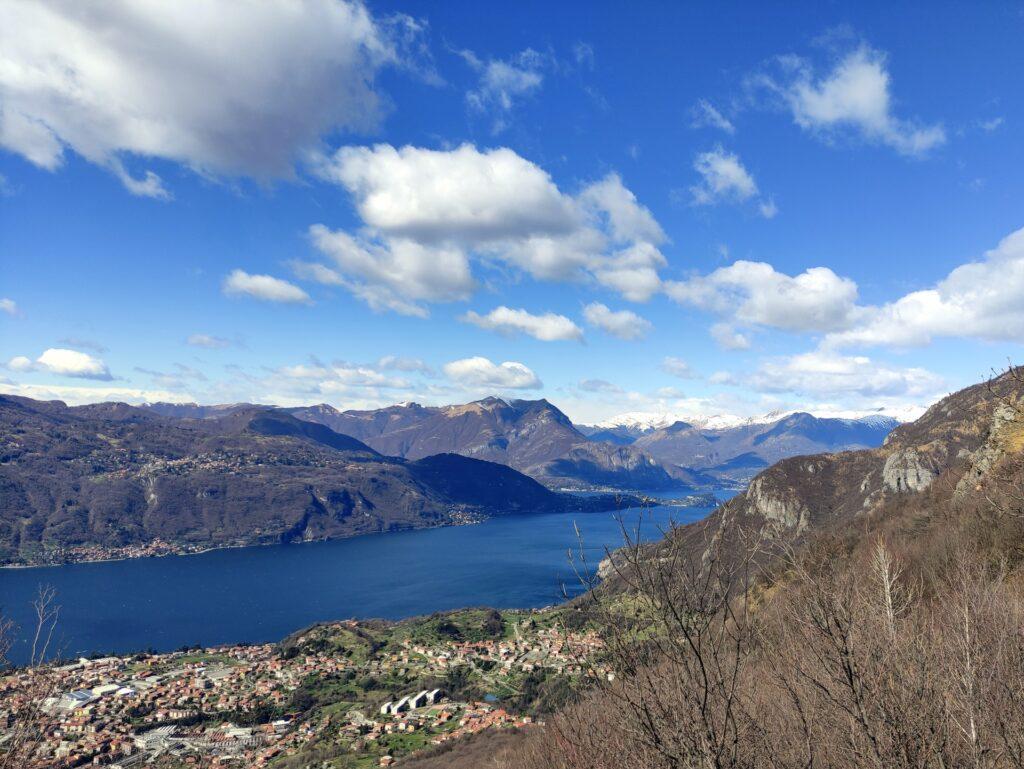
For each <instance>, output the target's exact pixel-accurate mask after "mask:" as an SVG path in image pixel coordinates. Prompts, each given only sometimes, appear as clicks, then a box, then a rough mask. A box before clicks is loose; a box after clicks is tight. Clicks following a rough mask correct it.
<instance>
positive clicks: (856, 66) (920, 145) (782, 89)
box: [759, 45, 946, 156]
mask: <svg viewBox="0 0 1024 769" xmlns="http://www.w3.org/2000/svg"><path fill="white" fill-rule="evenodd" d="M782 64H783V73H782V74H781V75H780V76H779V77H772V76H766V77H764V78H761V79H760V80H759V82H760V83H761V84H763V85H766V86H768V87H769V88H771V89H772V90H773V91H775V92H776V93H778V94H779V95H780V96H781V97H782V99H783V100H784V102H785V104H786V105H787V106H788V108H789V109H790V111H791V112H792V115H793V120H794V121H795V122H796V124H797V125H799V126H800V127H801V128H803V129H805V130H808V131H813V132H815V133H818V134H821V135H824V136H826V137H831V136H834V135H836V134H837V133H840V132H843V131H846V132H853V133H855V134H857V135H859V136H860V137H862V138H863V139H865V140H867V141H869V142H873V143H876V144H883V145H886V146H889V147H892V148H893V149H895V150H896V151H897V152H899V153H901V154H903V155H909V156H920V155H924V154H926V153H927V152H928V151H929V150H931V149H934V148H935V147H938V146H939V145H941V144H943V143H944V142H945V141H946V132H945V130H944V129H943V127H942V126H941V125H938V124H934V125H922V124H920V123H918V122H917V121H914V120H907V119H904V118H899V117H897V116H896V115H895V114H894V112H893V97H892V91H891V80H892V78H891V76H890V74H889V70H888V68H887V61H886V56H885V54H884V53H882V52H881V51H878V50H875V49H873V48H871V47H870V46H867V45H861V46H860V47H858V48H856V49H855V50H853V51H850V52H849V53H847V54H846V55H845V56H844V57H843V58H842V59H840V60H839V61H838V62H837V63H836V65H835V66H834V68H833V69H832V70H831V71H830V72H828V73H827V74H825V75H823V76H820V77H819V76H818V75H817V74H816V73H815V71H814V68H813V67H812V66H811V64H810V63H809V62H807V61H806V60H804V59H800V58H797V57H785V58H784V59H782Z"/></svg>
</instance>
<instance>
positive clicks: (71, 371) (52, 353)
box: [7, 347, 114, 381]
mask: <svg viewBox="0 0 1024 769" xmlns="http://www.w3.org/2000/svg"><path fill="white" fill-rule="evenodd" d="M7 368H9V369H11V370H13V371H47V372H49V373H51V374H59V375H60V376H68V377H76V378H79V379H98V380H101V381H109V380H111V379H113V378H114V377H113V376H111V374H110V370H109V369H108V368H107V364H106V363H104V362H103V361H102V360H100V359H99V358H94V357H93V356H92V355H88V354H86V353H84V352H78V350H65V349H62V348H59V347H51V348H50V349H48V350H46V351H44V352H43V354H42V355H40V356H39V357H38V358H36V359H35V361H34V362H33V361H32V360H30V359H29V358H27V357H25V356H24V355H19V356H17V357H15V358H11V360H9V361H8V362H7Z"/></svg>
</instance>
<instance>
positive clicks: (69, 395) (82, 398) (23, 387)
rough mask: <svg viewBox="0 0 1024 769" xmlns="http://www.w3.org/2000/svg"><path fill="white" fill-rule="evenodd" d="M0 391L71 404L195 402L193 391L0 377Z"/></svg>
mask: <svg viewBox="0 0 1024 769" xmlns="http://www.w3.org/2000/svg"><path fill="white" fill-rule="evenodd" d="M0 392H3V393H5V394H7V395H20V396H22V397H24V398H35V399H36V400H61V401H64V402H65V403H67V404H69V405H71V406H77V405H82V404H86V403H103V402H106V401H118V402H122V403H134V404H141V403H157V402H165V403H192V402H195V400H196V398H195V396H194V395H192V394H190V393H182V392H173V391H170V390H146V389H139V388H133V387H73V386H66V385H43V384H27V383H21V382H2V381H0Z"/></svg>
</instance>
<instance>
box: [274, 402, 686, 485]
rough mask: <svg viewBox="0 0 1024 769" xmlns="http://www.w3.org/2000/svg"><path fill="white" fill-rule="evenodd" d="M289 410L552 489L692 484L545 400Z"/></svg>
mask: <svg viewBox="0 0 1024 769" xmlns="http://www.w3.org/2000/svg"><path fill="white" fill-rule="evenodd" d="M289 411H290V413H292V414H294V415H295V416H297V417H299V418H300V419H304V420H308V421H311V422H320V423H321V424H324V425H327V426H328V427H330V428H331V429H333V430H336V431H338V432H342V433H345V434H347V435H352V436H354V437H356V438H358V439H359V440H361V441H364V442H365V443H366V444H368V445H369V446H372V447H373V448H374V449H376V450H377V451H380V452H381V453H383V454H390V455H395V456H401V457H406V458H409V459H418V458H420V457H425V456H429V455H432V454H439V453H453V454H461V455H463V456H467V457H473V458H476V459H485V460H488V461H490V462H500V463H502V464H506V465H509V466H510V467H514V468H515V469H517V470H519V471H520V472H523V473H526V474H527V475H529V476H531V477H533V478H536V479H537V480H539V481H541V482H542V483H544V484H546V485H548V486H555V487H580V486H582V487H586V486H613V487H617V488H633V489H665V488H686V487H687V486H688V485H689V483H688V482H687V481H688V480H689V478H688V477H687V475H686V474H685V473H684V472H683V471H677V472H670V471H667V470H666V469H665V467H663V466H662V464H661V463H660V462H658V461H657V459H655V458H654V457H652V456H651V455H650V454H649V453H647V452H645V451H643V450H641V449H640V448H638V447H635V446H623V445H617V444H616V443H612V442H602V441H597V440H592V439H589V438H587V437H586V436H584V435H583V434H582V433H580V432H579V431H578V430H577V429H576V428H575V427H574V426H573V424H572V422H571V421H570V420H569V418H568V417H566V416H565V414H563V413H562V412H561V411H559V410H558V409H557V408H555V407H554V406H552V405H551V404H550V403H548V402H547V401H546V400H537V401H527V400H514V401H505V400H502V399H500V398H485V399H484V400H480V401H475V402H473V403H467V404H464V405H458V406H441V407H425V406H420V405H418V404H415V403H413V404H407V405H399V406H390V407H388V408H383V409H376V410H373V411H338V410H336V409H334V408H332V407H331V406H327V405H324V404H321V405H319V406H311V407H308V408H298V409H289Z"/></svg>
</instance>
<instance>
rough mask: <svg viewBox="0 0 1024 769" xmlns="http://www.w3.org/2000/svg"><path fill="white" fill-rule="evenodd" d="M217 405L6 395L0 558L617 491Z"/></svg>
mask: <svg viewBox="0 0 1024 769" xmlns="http://www.w3.org/2000/svg"><path fill="white" fill-rule="evenodd" d="M221 413H224V414H225V415H224V416H221V417H219V418H203V419H178V418H173V417H165V416H161V415H159V414H157V413H154V412H153V411H152V410H150V409H142V408H135V407H132V406H127V405H125V404H119V403H105V404H98V405H93V406H82V407H76V408H69V407H68V406H66V405H64V404H63V403H61V402H59V401H51V402H41V401H33V400H30V399H26V398H15V397H6V396H0V446H2V449H0V562H2V561H17V560H31V559H32V557H33V556H34V555H35V554H38V552H39V551H40V550H41V549H44V548H52V547H62V546H68V545H82V544H98V545H104V546H110V547H120V546H125V545H133V544H142V543H146V542H150V541H152V540H154V539H162V540H165V541H170V542H177V543H181V544H190V545H198V546H218V545H229V544H250V543H252V544H254V543H264V542H289V541H301V540H312V539H320V538H326V537H340V536H349V535H353V534H361V533H369V532H379V531H389V530H397V529H408V528H416V527H423V526H436V525H442V524H446V523H451V522H453V521H456V520H458V519H459V516H460V515H463V514H477V515H494V514H505V513H515V512H546V511H559V510H565V509H570V508H573V509H583V508H588V509H589V508H594V509H600V506H601V505H602V504H605V503H607V504H608V505H609V506H614V505H615V504H617V503H614V502H613V501H612V500H601V499H598V500H580V499H577V498H574V497H571V496H567V495H561V494H556V493H554V492H551V491H549V490H548V489H546V488H544V487H543V486H542V485H540V484H539V483H537V482H536V481H534V480H532V479H531V478H529V477H527V476H525V475H523V474H521V473H519V472H516V471H515V470H513V469H511V468H509V467H506V466H504V465H501V464H495V463H492V462H486V461H478V460H473V459H470V458H466V457H463V456H458V455H454V454H447V455H442V456H432V457H428V458H423V459H418V460H417V461H408V460H405V459H400V458H395V457H387V456H383V455H381V454H380V453H378V452H377V451H375V450H374V449H372V448H371V447H369V446H367V445H366V444H364V443H363V442H361V441H359V440H357V439H356V438H352V437H350V436H348V435H343V434H339V433H337V432H336V431H334V430H332V429H330V428H328V427H327V426H325V425H322V424H316V423H310V422H305V421H302V420H300V419H297V418H296V417H295V416H293V415H291V414H288V413H286V412H283V411H280V410H274V409H267V408H263V407H259V406H239V407H234V408H232V409H230V410H227V411H226V412H221Z"/></svg>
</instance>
